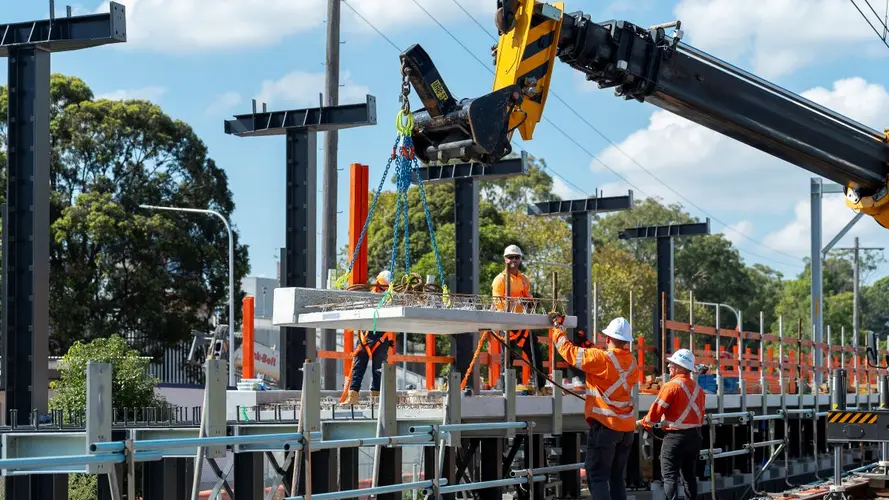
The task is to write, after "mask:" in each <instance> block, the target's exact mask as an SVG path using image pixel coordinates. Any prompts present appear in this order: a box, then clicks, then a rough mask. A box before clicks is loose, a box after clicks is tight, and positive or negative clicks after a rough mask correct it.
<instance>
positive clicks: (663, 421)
mask: <svg viewBox="0 0 889 500" xmlns="http://www.w3.org/2000/svg"><path fill="white" fill-rule="evenodd" d="M667 366H668V367H669V370H670V381H669V382H667V383H666V384H664V386H663V387H662V388H661V390H660V392H659V393H658V395H657V399H655V400H654V403H653V404H652V405H651V408H650V409H649V410H648V414H647V415H646V416H645V417H644V418H642V419H641V420H639V421H638V424H639V425H641V426H643V427H645V428H647V429H650V428H651V427H652V425H653V424H655V423H656V424H659V426H660V428H661V429H663V430H664V432H665V436H664V443H663V446H662V447H661V476H662V477H663V478H664V495H665V496H666V500H676V499H677V498H679V492H678V491H677V488H676V484H677V483H678V482H679V476H680V475H681V476H682V479H683V480H684V483H685V498H697V494H698V480H697V477H696V476H695V464H696V462H697V459H698V453H699V451H700V449H701V440H702V438H701V425H703V423H704V408H705V406H704V404H705V398H706V396H705V395H704V391H703V390H701V386H699V385H698V384H697V382H695V381H694V380H692V378H691V372H693V371H694V370H695V356H694V354H693V353H692V352H691V351H690V350H688V349H679V350H678V351H676V352H675V353H673V355H672V356H670V358H669V359H667Z"/></svg>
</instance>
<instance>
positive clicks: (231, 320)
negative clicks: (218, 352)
mask: <svg viewBox="0 0 889 500" xmlns="http://www.w3.org/2000/svg"><path fill="white" fill-rule="evenodd" d="M139 208H144V209H147V210H167V211H170V212H190V213H197V214H205V215H215V216H216V217H219V219H220V220H221V221H222V223H223V224H224V225H225V230H226V231H228V385H229V387H234V386H235V385H237V382H236V381H235V238H234V235H233V234H232V228H231V226H230V225H229V224H228V220H227V219H226V218H225V217H223V215H222V214H221V213H219V212H217V211H215V210H206V209H201V208H181V207H161V206H157V205H139Z"/></svg>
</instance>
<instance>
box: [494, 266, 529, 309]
mask: <svg viewBox="0 0 889 500" xmlns="http://www.w3.org/2000/svg"><path fill="white" fill-rule="evenodd" d="M509 296H510V297H522V298H526V299H530V298H532V296H531V280H529V279H528V277H527V276H525V275H524V274H522V272H521V271H516V273H515V274H510V275H509ZM491 297H506V271H503V272H501V273H500V274H498V275H497V277H496V278H494V282H493V283H491ZM505 302H506V301H504V300H502V299H501V300H496V299H495V300H494V304H495V305H496V307H497V310H498V311H503V310H505V309H506V307H505V306H506V303H505ZM510 302H511V303H510V309H511V310H512V311H513V312H517V313H520V312H524V311H525V308H524V307H523V306H522V304H521V303H520V302H518V301H510Z"/></svg>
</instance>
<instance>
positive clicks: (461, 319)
mask: <svg viewBox="0 0 889 500" xmlns="http://www.w3.org/2000/svg"><path fill="white" fill-rule="evenodd" d="M273 324H274V325H275V326H298V327H301V328H329V329H334V330H337V329H339V330H342V329H352V330H376V331H380V332H406V333H433V334H438V335H453V334H457V333H466V332H474V331H479V330H493V331H506V330H540V329H544V330H545V329H547V328H549V327H550V326H551V325H552V324H551V323H550V321H549V318H548V317H547V316H546V315H545V314H517V313H507V312H499V311H470V310H464V309H441V308H432V307H428V308H427V307H408V306H396V307H382V308H379V309H375V308H365V309H352V310H346V311H327V312H313V313H303V314H300V315H299V316H298V317H297V319H296V321H293V318H292V317H291V318H289V319H287V320H283V321H282V322H281V323H274V322H273ZM565 326H566V327H567V328H574V327H575V326H577V317H576V316H568V317H566V318H565Z"/></svg>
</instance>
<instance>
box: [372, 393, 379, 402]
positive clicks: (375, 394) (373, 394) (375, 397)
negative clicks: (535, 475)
mask: <svg viewBox="0 0 889 500" xmlns="http://www.w3.org/2000/svg"><path fill="white" fill-rule="evenodd" d="M378 399H380V391H370V402H371V403H375V402H376V401H377V400H378Z"/></svg>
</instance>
